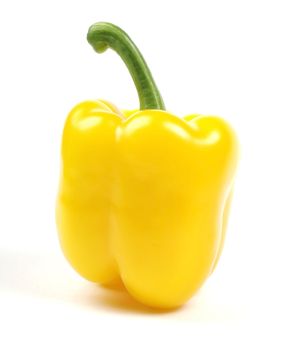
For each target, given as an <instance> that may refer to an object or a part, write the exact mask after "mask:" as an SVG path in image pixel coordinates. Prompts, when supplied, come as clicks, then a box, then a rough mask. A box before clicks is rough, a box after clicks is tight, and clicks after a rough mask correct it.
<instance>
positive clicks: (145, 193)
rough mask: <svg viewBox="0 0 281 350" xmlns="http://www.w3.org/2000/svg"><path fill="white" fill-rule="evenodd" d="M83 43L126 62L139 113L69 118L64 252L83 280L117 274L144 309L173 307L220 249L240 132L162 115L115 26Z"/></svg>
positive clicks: (97, 104)
mask: <svg viewBox="0 0 281 350" xmlns="http://www.w3.org/2000/svg"><path fill="white" fill-rule="evenodd" d="M88 41H89V42H90V44H91V45H92V46H93V47H94V49H95V50H96V51H97V52H103V51H105V50H106V48H107V47H111V48H113V49H114V50H115V51H116V52H117V53H118V54H119V55H120V56H121V57H122V59H123V60H124V61H125V63H126V65H127V67H128V69H129V71H130V73H131V75H132V77H133V79H134V82H135V85H136V87H137V90H138V94H139V98H140V110H136V111H132V112H128V111H127V112H121V111H119V110H118V109H117V108H116V107H115V106H114V105H112V104H110V103H109V102H106V101H103V100H96V101H86V102H83V103H81V104H78V105H77V106H76V107H75V108H74V109H73V110H72V111H71V112H70V114H69V116H68V118H67V120H66V124H65V127H64V133H63V139H62V170H61V179H60V187H59V194H58V202H57V213H56V214H57V226H58V231H59V238H60V243H61V246H62V249H63V251H64V254H65V256H66V258H67V259H68V260H69V262H70V263H71V265H72V266H73V267H74V269H75V270H77V271H78V272H79V274H81V275H82V276H84V277H85V278H86V279H88V280H90V281H94V282H98V283H101V284H110V283H113V282H114V281H116V280H118V279H120V278H121V280H122V281H123V283H124V285H125V287H126V289H127V290H128V292H129V293H130V294H131V295H132V296H133V297H134V298H135V299H137V300H138V301H140V302H141V303H143V304H146V305H149V306H152V307H159V308H174V307H178V306H180V305H182V304H183V303H185V302H186V301H187V300H188V299H189V298H191V297H192V295H194V293H195V292H196V291H197V290H198V289H199V288H200V287H201V286H202V284H203V282H204V281H205V280H206V278H207V277H208V276H209V275H210V274H211V272H212V270H213V269H214V266H215V265H216V263H217V260H218V258H219V255H220V252H221V250H222V245H223V240H224V236H225V230H226V221H227V217H228V210H229V205H230V198H231V193H232V187H233V182H234V174H235V169H236V166H237V154H238V151H237V148H238V147H237V140H236V136H235V134H234V132H233V130H232V129H231V127H230V126H229V125H228V124H227V123H226V122H225V121H223V120H222V119H220V118H218V117H214V116H202V115H191V116H187V117H184V118H179V117H177V116H175V115H173V114H171V113H168V112H166V111H165V110H164V104H163V100H162V98H161V95H160V93H159V91H158V89H157V87H156V85H155V82H154V80H153V79H152V76H151V73H150V71H149V69H148V67H147V65H146V63H145V61H144V59H143V57H142V56H141V54H140V52H139V51H138V49H137V48H136V46H135V45H134V44H133V43H132V41H131V40H130V38H129V37H128V36H127V35H126V34H125V33H124V32H123V31H122V30H121V29H120V28H118V27H116V26H114V25H112V24H109V23H97V24H95V25H94V26H92V27H90V29H89V32H88Z"/></svg>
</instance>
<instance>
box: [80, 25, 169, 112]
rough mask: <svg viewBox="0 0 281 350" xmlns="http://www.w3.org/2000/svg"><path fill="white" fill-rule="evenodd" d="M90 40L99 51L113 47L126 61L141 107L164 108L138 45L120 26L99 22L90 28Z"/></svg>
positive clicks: (88, 37)
mask: <svg viewBox="0 0 281 350" xmlns="http://www.w3.org/2000/svg"><path fill="white" fill-rule="evenodd" d="M87 39H88V42H89V43H90V44H91V46H92V47H93V48H94V50H95V51H96V52H98V53H102V52H104V51H105V50H106V49H108V48H111V49H113V50H114V51H116V52H117V54H118V55H119V56H120V57H121V58H122V60H123V61H124V62H125V64H126V66H127V68H128V69H129V72H130V74H131V76H132V78H133V80H134V83H135V86H136V89H137V91H138V95H139V100H140V109H162V110H165V105H164V102H163V100H162V97H161V95H160V92H159V90H158V88H157V86H156V84H155V82H154V80H153V77H152V75H151V72H150V70H149V68H148V66H147V64H146V62H145V60H144V58H143V56H142V54H141V53H140V51H139V50H138V48H137V47H136V45H135V44H134V43H133V42H132V40H131V39H130V38H129V36H128V35H127V34H126V33H125V32H124V31H123V30H122V29H121V28H119V27H117V26H115V25H114V24H111V23H106V22H99V23H96V24H94V25H92V26H91V27H90V28H89V31H88V35H87Z"/></svg>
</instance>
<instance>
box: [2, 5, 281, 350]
mask: <svg viewBox="0 0 281 350" xmlns="http://www.w3.org/2000/svg"><path fill="white" fill-rule="evenodd" d="M280 6H281V4H280V1H271V0H266V1H258V0H256V1H249V0H243V1H240V0H236V1H227V0H224V1H216V0H215V1H207V0H206V1H202V0H194V1H189V0H188V1H178V0H173V1H159V2H158V1H154V2H153V1H152V0H150V1H146V0H141V1H124V0H117V1H113V0H99V1H96V0H91V1H82V0H80V1H30V0H25V1H19V0H18V1H16V0H10V1H8V0H3V1H1V5H0V45H1V46H0V62H1V64H0V102H1V112H0V118H1V124H0V156H1V157H0V159H1V163H0V164H1V171H0V208H1V218H0V323H1V325H0V333H1V334H0V348H1V349H5V350H6V349H20V348H26V349H51V348H52V349H59V348H61V349H62V348H63V349H64V348H65V349H71V348H75V349H77V348H79V349H103V348H113V347H115V348H122V349H166V348H167V349H181V348H186V349H187V348H188V349H206V348H207V347H208V348H211V349H213V348H214V349H215V348H216V349H226V348H227V349H237V348H238V349H248V348H253V347H254V346H257V345H259V346H260V347H261V348H268V349H280V347H281V340H280V335H278V333H277V332H278V330H279V331H280V321H281V320H280V312H281V307H280V306H281V305H280V293H281V288H280V284H279V282H280V266H281V259H280V255H281V254H280V245H281V239H280V236H281V224H280V216H281V202H280V198H281V186H280V181H281V171H280V161H281V156H280V150H281V50H280V47H281V46H280V45H281V44H280V43H281V41H280V36H281V20H280V12H281V8H280ZM97 21H111V22H113V23H115V24H118V25H120V26H121V27H122V28H123V29H125V30H126V31H127V32H128V33H129V35H130V36H131V37H132V38H133V39H134V41H135V42H136V44H137V45H138V46H139V48H140V49H141V51H142V52H143V55H144V56H145V58H146V60H147V62H148V64H149V66H150V68H151V70H152V72H153V75H154V77H155V80H156V81H157V83H158V86H159V88H160V90H161V92H162V95H163V97H164V99H165V102H166V106H167V109H168V110H170V111H171V112H173V113H175V114H178V115H185V114H190V113H194V112H198V113H202V114H217V115H220V116H222V117H224V118H226V119H227V120H228V121H229V122H230V123H231V124H232V125H233V126H234V128H235V129H236V131H237V133H238V136H239V139H240V144H241V161H240V166H239V171H238V174H237V181H236V192H235V197H234V202H233V207H232V213H231V219H230V224H229V229H228V236H227V241H226V246H225V249H224V253H223V256H222V258H221V261H220V263H219V265H218V268H217V270H216V271H215V273H214V274H213V276H212V277H211V278H210V279H209V280H208V281H207V283H206V284H205V285H204V287H203V288H202V289H201V290H200V292H199V293H198V294H197V295H196V296H195V297H194V298H193V299H192V300H191V301H190V302H189V303H188V304H187V305H186V306H185V307H183V308H182V309H180V310H178V311H176V312H172V313H161V314H159V313H158V314H157V313H149V312H148V311H147V310H146V309H145V308H143V307H141V306H139V305H138V304H137V303H135V302H134V301H133V300H131V299H128V296H127V295H126V294H125V293H124V292H120V291H111V290H105V289H101V288H99V287H96V286H93V285H91V284H90V283H88V282H86V281H84V280H82V278H80V277H79V276H78V275H77V274H76V273H75V272H74V271H72V269H71V268H70V267H69V266H68V264H67V262H66V261H65V260H64V258H63V256H62V253H61V251H60V247H59V244H58V239H57V234H56V227H55V220H54V207H55V198H56V191H57V186H58V176H59V163H60V137H61V132H62V128H63V124H64V120H65V117H66V115H67V113H68V111H69V110H70V109H71V108H72V106H73V105H74V104H76V103H77V102H79V101H83V100H85V99H95V98H105V99H108V100H111V101H112V102H114V103H115V104H117V105H118V106H119V107H120V108H126V109H128V108H135V107H137V106H138V100H137V94H136V91H135V89H134V86H133V83H132V81H131V78H130V76H129V74H128V72H127V71H126V68H125V66H124V65H123V63H122V62H121V60H120V59H119V58H118V57H117V56H116V54H114V53H113V52H107V53H105V54H103V55H97V54H96V53H95V52H94V51H93V50H92V49H91V47H90V46H89V45H88V43H87V41H86V33H87V29H88V27H89V26H90V25H91V24H92V23H94V22H97Z"/></svg>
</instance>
